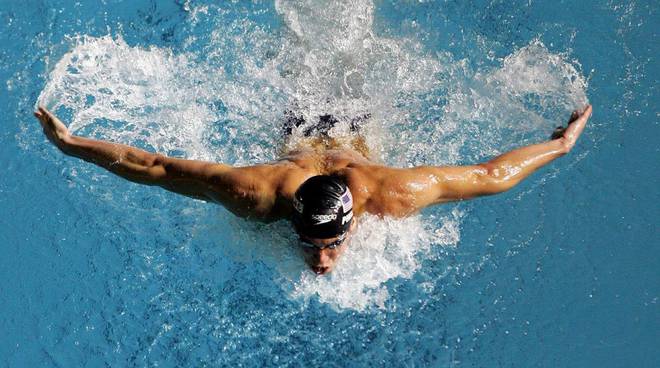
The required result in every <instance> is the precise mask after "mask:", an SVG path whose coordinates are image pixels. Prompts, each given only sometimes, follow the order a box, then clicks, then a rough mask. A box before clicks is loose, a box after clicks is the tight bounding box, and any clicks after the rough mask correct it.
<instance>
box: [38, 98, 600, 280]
mask: <svg viewBox="0 0 660 368" xmlns="http://www.w3.org/2000/svg"><path fill="white" fill-rule="evenodd" d="M591 112H592V108H591V106H590V105H587V106H586V107H585V108H584V109H582V110H580V111H577V110H576V111H574V112H573V114H572V115H571V117H570V119H569V122H568V124H567V126H566V127H560V128H557V129H556V130H555V132H553V134H552V137H551V140H549V141H546V142H542V143H538V144H533V145H529V146H525V147H521V148H518V149H515V150H512V151H510V152H506V153H504V154H502V155H500V156H497V157H495V158H493V159H492V160H490V161H487V162H483V163H478V164H474V165H466V166H418V167H412V168H394V167H388V166H385V165H382V164H379V163H376V162H374V161H372V160H370V159H369V158H368V157H366V153H365V151H364V150H363V149H360V147H359V146H358V147H356V146H355V145H356V143H355V141H356V140H355V139H354V140H353V141H354V143H353V144H352V145H353V146H354V147H350V146H351V144H349V145H348V147H346V148H339V146H340V145H338V144H337V142H328V141H327V140H326V141H325V142H324V141H321V143H319V142H318V141H317V142H316V143H310V146H309V147H301V148H297V149H294V150H292V151H289V152H288V153H287V154H286V155H284V156H283V157H282V158H281V159H280V160H278V161H276V162H271V163H264V164H259V165H254V166H247V167H233V166H230V165H226V164H221V163H213V162H203V161H195V160H183V159H177V158H171V157H167V156H163V155H159V154H154V153H150V152H146V151H143V150H140V149H137V148H135V147H130V146H126V145H122V144H117V143H112V142H107V141H101V140H94V139H89V138H84V137H79V136H75V135H72V134H70V132H69V130H68V129H67V128H66V126H65V125H64V124H63V123H62V122H61V121H60V120H59V119H58V118H57V117H56V116H55V115H53V114H52V113H51V112H50V111H48V110H47V109H46V108H44V107H39V109H38V110H37V111H35V113H34V115H35V116H36V117H37V118H38V119H39V122H40V123H41V126H42V128H43V131H44V134H45V135H46V137H47V138H48V140H50V141H51V142H52V143H53V144H54V145H55V146H56V147H57V148H58V149H60V150H61V151H62V152H63V153H65V154H67V155H70V156H74V157H78V158H81V159H83V160H86V161H88V162H91V163H94V164H96V165H98V166H100V167H103V168H105V169H107V170H109V171H110V172H112V173H114V174H116V175H119V176H121V177H123V178H125V179H127V180H130V181H133V182H136V183H140V184H145V185H152V186H160V187H162V188H164V189H166V190H169V191H172V192H175V193H179V194H183V195H186V196H189V197H192V198H196V199H200V200H204V201H209V202H214V203H218V204H220V205H223V206H225V207H226V208H227V209H229V210H230V211H232V212H233V213H234V214H236V215H237V216H242V217H247V218H250V219H254V220H259V221H266V222H270V221H276V220H279V219H290V218H291V214H292V212H293V203H292V199H293V194H294V193H295V191H296V189H298V187H299V186H300V185H301V184H302V183H303V182H304V181H305V180H307V179H308V178H310V177H312V176H315V175H330V174H332V175H336V176H339V177H341V178H342V179H343V180H344V181H345V182H346V184H347V185H348V187H349V189H350V190H351V193H352V195H353V212H354V215H355V216H356V217H359V216H360V215H362V214H364V213H371V214H374V215H376V216H381V217H382V216H393V217H403V216H408V215H411V214H414V213H417V212H418V211H419V210H420V209H422V208H424V207H427V206H431V205H435V204H441V203H445V202H450V201H458V200H466V199H471V198H475V197H479V196H484V195H492V194H496V193H501V192H504V191H506V190H509V189H511V188H513V187H514V186H515V185H516V184H518V183H519V182H520V181H521V180H523V179H524V178H526V177H527V176H529V175H531V174H532V173H533V172H534V171H536V170H537V169H539V168H541V167H543V166H544V165H546V164H548V163H550V162H552V161H553V160H555V159H557V158H559V157H561V156H563V155H565V154H567V153H568V152H570V151H571V150H572V148H573V147H574V145H575V143H576V141H577V139H578V138H579V136H580V135H581V134H582V131H583V130H584V127H585V125H586V123H587V120H588V119H589V117H590V116H591ZM358 141H359V140H358ZM362 148H364V147H362ZM354 226H355V221H354V222H353V226H352V227H351V228H352V229H353V228H354ZM351 231H354V230H351ZM308 240H310V241H312V242H315V243H316V244H327V243H331V242H332V241H333V240H334V238H333V239H308ZM349 240H350V239H347V241H346V244H343V245H342V246H340V247H337V248H336V249H334V250H332V249H325V250H322V251H317V250H305V259H306V260H307V263H308V264H309V265H310V267H311V268H312V269H313V270H314V271H315V272H316V273H318V274H325V273H328V272H330V271H331V270H332V269H333V268H334V267H335V265H336V262H337V259H339V257H340V255H341V254H342V253H343V252H344V251H345V248H346V246H347V245H348V243H347V242H348V241H349Z"/></svg>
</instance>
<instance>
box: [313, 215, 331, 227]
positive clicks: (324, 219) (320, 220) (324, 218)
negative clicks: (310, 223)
mask: <svg viewBox="0 0 660 368" xmlns="http://www.w3.org/2000/svg"><path fill="white" fill-rule="evenodd" d="M310 217H311V219H312V220H314V225H320V224H325V223H328V222H330V221H333V220H336V219H337V214H336V213H333V214H329V215H312V216H310Z"/></svg>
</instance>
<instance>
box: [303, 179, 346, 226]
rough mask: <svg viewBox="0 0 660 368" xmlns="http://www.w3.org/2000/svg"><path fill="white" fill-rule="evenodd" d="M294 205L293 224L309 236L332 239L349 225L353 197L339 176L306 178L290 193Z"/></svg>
mask: <svg viewBox="0 0 660 368" xmlns="http://www.w3.org/2000/svg"><path fill="white" fill-rule="evenodd" d="M293 207H294V211H293V226H294V227H295V229H296V231H297V232H298V234H302V235H305V236H307V237H309V238H317V239H327V238H334V237H336V236H339V235H341V234H344V233H346V232H347V231H348V229H349V228H350V227H351V220H352V219H353V196H352V195H351V191H350V190H349V189H348V187H347V186H346V184H345V183H344V181H343V180H341V179H340V178H339V177H336V176H330V175H319V176H313V177H311V178H309V179H307V180H306V181H305V182H304V183H303V184H302V185H301V186H300V188H298V190H297V191H296V194H295V195H294V196H293Z"/></svg>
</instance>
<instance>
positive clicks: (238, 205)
mask: <svg viewBox="0 0 660 368" xmlns="http://www.w3.org/2000/svg"><path fill="white" fill-rule="evenodd" d="M34 115H35V116H36V117H37V118H38V119H39V122H40V123H41V125H42V127H43V130H44V134H45V135H46V137H47V138H48V139H49V140H50V141H51V142H52V143H53V144H54V145H55V146H56V147H57V148H59V149H60V151H62V152H63V153H65V154H67V155H69V156H74V157H78V158H81V159H83V160H85V161H88V162H91V163H94V164H96V165H98V166H100V167H103V168H105V169H106V170H108V171H110V172H112V173H114V174H116V175H118V176H121V177H122V178H124V179H127V180H130V181H132V182H135V183H140V184H146V185H157V186H160V187H163V188H164V189H167V190H169V191H172V192H175V193H179V194H183V195H186V196H188V197H192V198H196V199H201V200H206V201H212V202H216V203H219V204H222V205H224V206H225V207H227V208H228V209H229V210H231V211H232V212H234V213H236V214H237V215H241V216H250V215H255V214H256V215H259V214H261V215H262V216H263V215H266V214H267V213H266V212H268V209H269V207H268V203H269V202H270V201H269V195H268V194H269V193H268V188H267V187H266V186H264V185H263V183H267V182H268V181H267V180H264V177H267V176H268V175H269V174H270V173H271V172H272V171H273V168H272V166H271V165H259V166H252V167H243V168H234V167H232V166H229V165H224V164H218V163H210V162H203V161H195V160H184V159H178V158H172V157H167V156H163V155H159V154H154V153H150V152H147V151H143V150H141V149H138V148H135V147H131V146H127V145H123V144H118V143H112V142H107V141H101V140H95V139H89V138H84V137H79V136H75V135H72V134H70V133H69V131H68V129H67V128H66V126H65V125H64V124H63V123H62V122H61V121H60V120H59V119H58V118H57V117H56V116H55V115H54V114H52V113H51V112H50V111H48V110H47V109H45V108H43V107H39V109H38V110H37V111H35V113H34ZM257 211H261V212H262V213H255V212H257Z"/></svg>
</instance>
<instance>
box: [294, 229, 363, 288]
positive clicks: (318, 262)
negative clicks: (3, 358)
mask: <svg viewBox="0 0 660 368" xmlns="http://www.w3.org/2000/svg"><path fill="white" fill-rule="evenodd" d="M356 227H357V222H355V220H353V221H352V222H351V227H350V228H349V229H348V234H347V235H346V238H345V239H344V241H343V242H342V243H341V245H339V246H337V247H335V248H334V249H330V248H323V249H319V248H311V247H302V248H303V253H304V257H305V263H307V265H308V266H309V268H311V269H312V271H314V273H316V274H317V275H323V274H326V273H328V272H330V271H332V270H333V269H334V267H335V265H336V264H337V260H338V259H339V256H341V255H342V254H344V252H345V251H346V248H348V246H349V245H350V242H351V237H352V235H353V233H354V232H355V228H356ZM298 236H300V238H301V239H304V240H305V241H307V242H310V243H312V244H317V245H319V246H323V245H326V244H332V243H334V242H335V241H336V240H337V239H338V237H334V238H327V239H318V238H309V237H306V236H304V235H300V234H299V235H298Z"/></svg>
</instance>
